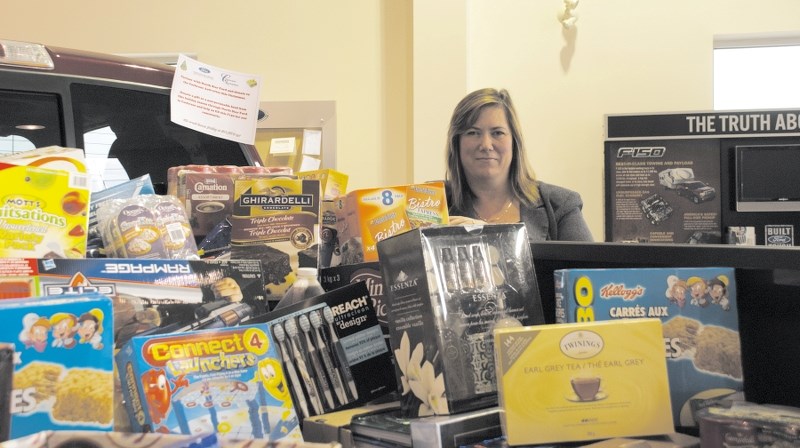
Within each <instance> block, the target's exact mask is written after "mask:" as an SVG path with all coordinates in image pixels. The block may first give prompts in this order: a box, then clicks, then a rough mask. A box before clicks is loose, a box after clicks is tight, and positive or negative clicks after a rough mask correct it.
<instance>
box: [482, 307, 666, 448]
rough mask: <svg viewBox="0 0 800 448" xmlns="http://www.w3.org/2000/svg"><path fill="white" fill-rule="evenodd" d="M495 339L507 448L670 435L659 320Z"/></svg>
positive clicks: (539, 328) (510, 333) (550, 328)
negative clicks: (612, 438)
mask: <svg viewBox="0 0 800 448" xmlns="http://www.w3.org/2000/svg"><path fill="white" fill-rule="evenodd" d="M494 337H495V356H496V360H495V364H496V367H497V379H498V391H497V392H498V397H499V400H500V408H501V409H502V411H503V412H502V413H501V414H500V418H501V423H502V425H503V433H504V434H505V435H506V437H507V439H508V443H509V445H528V444H531V445H532V444H541V443H554V442H578V441H586V440H596V439H605V438H611V437H636V436H647V435H659V434H667V433H671V432H674V427H673V422H672V412H671V407H670V396H669V383H668V381H667V365H666V361H665V360H664V356H663V353H662V350H663V347H664V339H663V336H662V333H661V322H660V321H659V320H658V319H653V318H644V319H628V320H620V321H613V322H585V323H571V324H551V325H535V326H530V327H522V328H519V327H518V328H502V329H498V330H496V331H495V333H494ZM659 349H660V350H659Z"/></svg>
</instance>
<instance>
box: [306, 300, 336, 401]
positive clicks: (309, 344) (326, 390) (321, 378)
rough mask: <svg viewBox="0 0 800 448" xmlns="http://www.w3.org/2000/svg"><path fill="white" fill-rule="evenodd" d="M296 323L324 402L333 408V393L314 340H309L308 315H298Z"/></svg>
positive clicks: (309, 326) (309, 325)
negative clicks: (301, 332) (304, 342)
mask: <svg viewBox="0 0 800 448" xmlns="http://www.w3.org/2000/svg"><path fill="white" fill-rule="evenodd" d="M297 324H298V325H300V329H301V330H303V333H304V334H305V337H306V348H307V350H308V357H309V359H311V366H312V367H314V374H315V375H316V377H317V381H318V384H319V387H320V388H321V389H322V395H323V396H324V397H325V403H327V404H328V409H333V408H334V407H336V404H335V403H334V402H333V395H332V394H331V388H330V386H328V380H326V379H325V370H323V368H322V364H320V362H319V356H317V349H316V348H315V347H314V342H313V341H312V340H311V324H310V323H309V322H308V316H306V315H305V314H301V315H300V316H298V317H297Z"/></svg>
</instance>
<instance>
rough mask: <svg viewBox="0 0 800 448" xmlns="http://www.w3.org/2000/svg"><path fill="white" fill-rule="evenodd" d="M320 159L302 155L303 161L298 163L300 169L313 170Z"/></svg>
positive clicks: (316, 167)
mask: <svg viewBox="0 0 800 448" xmlns="http://www.w3.org/2000/svg"><path fill="white" fill-rule="evenodd" d="M320 163H322V161H321V160H319V159H315V158H313V157H308V156H303V161H302V162H301V163H300V171H315V170H318V169H319V165H320Z"/></svg>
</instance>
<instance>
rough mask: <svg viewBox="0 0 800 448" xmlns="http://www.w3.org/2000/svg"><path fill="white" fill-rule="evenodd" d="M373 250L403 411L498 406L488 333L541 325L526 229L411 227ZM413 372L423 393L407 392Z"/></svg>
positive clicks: (413, 414) (416, 413) (499, 226)
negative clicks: (423, 387)
mask: <svg viewBox="0 0 800 448" xmlns="http://www.w3.org/2000/svg"><path fill="white" fill-rule="evenodd" d="M378 253H379V255H380V260H381V262H380V265H381V271H382V273H383V276H382V277H383V283H384V285H385V286H386V291H385V292H386V296H387V297H388V301H387V302H388V310H389V312H388V316H389V319H388V324H389V333H390V340H391V346H392V348H393V349H394V354H395V362H396V373H397V376H398V378H399V379H400V381H401V383H402V387H403V390H402V393H403V398H402V399H401V400H400V401H401V404H402V407H403V410H404V412H405V413H406V414H407V415H408V416H409V417H417V416H421V415H431V414H450V413H456V412H461V411H465V410H471V409H479V408H485V407H489V406H492V405H494V404H496V402H497V393H496V392H497V385H496V380H495V376H494V358H493V346H492V330H493V329H494V328H495V327H496V326H502V325H532V324H537V323H544V317H543V315H542V309H541V300H540V298H539V291H538V288H537V285H536V282H535V280H534V279H535V278H536V277H535V273H534V270H533V262H532V258H531V253H530V245H529V244H528V236H527V231H526V229H525V226H524V224H521V223H517V224H495V225H485V226H475V227H469V228H467V227H462V226H440V227H428V228H423V229H416V230H412V231H410V232H406V233H403V234H400V235H396V236H393V237H391V238H387V239H385V240H382V241H380V242H379V243H378ZM417 372H422V374H423V375H424V376H425V378H422V380H421V382H422V383H423V384H428V385H429V386H430V389H429V390H421V389H415V390H413V393H412V390H411V389H410V388H409V387H408V384H409V383H408V378H409V376H410V375H416V374H417ZM442 378H443V380H444V381H441V379H442ZM441 386H444V387H441ZM432 397H433V398H432Z"/></svg>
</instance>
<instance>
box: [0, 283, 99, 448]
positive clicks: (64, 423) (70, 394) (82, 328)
mask: <svg viewBox="0 0 800 448" xmlns="http://www.w3.org/2000/svg"><path fill="white" fill-rule="evenodd" d="M0 314H2V316H3V325H1V326H0V341H3V342H7V343H13V344H14V347H15V353H14V359H15V362H14V374H13V386H12V390H11V431H10V434H11V438H18V437H22V436H25V435H28V434H33V433H35V432H38V431H42V430H45V429H53V430H67V429H70V430H78V429H85V430H96V431H111V430H112V428H113V411H114V410H113V405H114V402H113V391H114V384H113V377H112V370H113V359H112V356H113V349H114V341H113V334H112V333H113V332H112V331H111V329H112V328H113V321H114V318H113V315H112V311H111V300H110V299H109V298H107V297H105V296H103V295H100V294H81V295H71V296H53V297H42V298H37V299H35V300H27V299H16V300H3V301H0Z"/></svg>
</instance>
